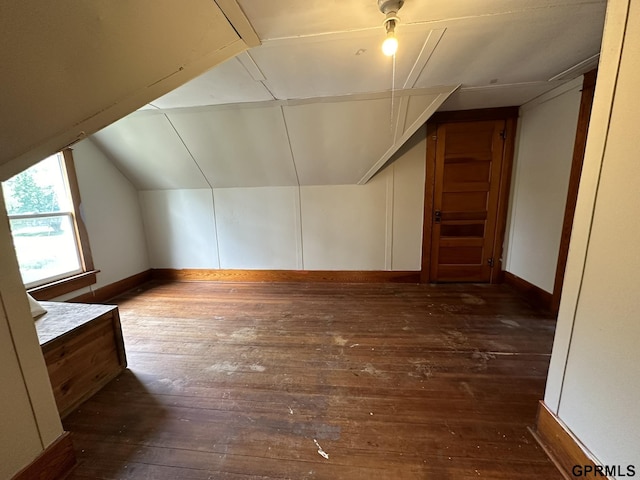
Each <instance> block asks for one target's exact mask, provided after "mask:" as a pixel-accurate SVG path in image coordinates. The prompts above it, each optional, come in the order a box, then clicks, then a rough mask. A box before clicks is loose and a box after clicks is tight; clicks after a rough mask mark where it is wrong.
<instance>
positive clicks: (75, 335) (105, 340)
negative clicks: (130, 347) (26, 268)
mask: <svg viewBox="0 0 640 480" xmlns="http://www.w3.org/2000/svg"><path fill="white" fill-rule="evenodd" d="M41 303H42V305H43V306H44V308H45V309H46V310H47V313H46V314H45V315H44V316H42V317H40V318H38V319H37V320H36V330H37V332H38V338H39V340H40V346H41V347H42V353H43V355H44V360H45V363H46V365H47V370H48V371H49V379H50V380H51V387H52V388H53V395H54V397H55V399H56V404H57V405H58V411H59V412H60V417H61V418H64V417H65V416H67V415H68V414H69V413H71V412H72V411H73V410H74V409H75V408H76V407H78V406H79V405H80V404H81V403H82V402H84V401H85V400H87V399H88V398H89V397H91V396H92V395H93V394H94V393H96V392H97V391H98V390H100V389H101V388H102V387H104V386H105V385H106V384H107V383H109V382H110V381H111V380H113V379H114V378H115V377H117V376H118V375H119V374H120V372H122V371H123V370H124V369H125V368H126V366H127V359H126V356H125V351H124V342H123V339H122V329H121V327H120V315H119V313H118V307H117V306H114V305H94V304H81V303H61V302H41Z"/></svg>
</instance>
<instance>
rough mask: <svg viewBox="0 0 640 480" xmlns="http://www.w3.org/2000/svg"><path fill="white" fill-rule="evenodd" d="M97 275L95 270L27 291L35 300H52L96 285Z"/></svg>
mask: <svg viewBox="0 0 640 480" xmlns="http://www.w3.org/2000/svg"><path fill="white" fill-rule="evenodd" d="M97 273H98V272H97V271H95V270H93V271H91V272H84V273H79V274H78V275H73V276H71V277H67V278H63V279H62V280H57V281H55V282H51V283H47V284H46V285H41V286H39V287H35V288H30V289H29V290H27V291H28V292H29V293H30V294H31V296H32V297H33V298H35V299H36V300H51V299H52V298H56V297H59V296H60V295H64V294H66V293H69V292H73V291H74V290H80V289H81V288H85V287H89V286H91V285H94V284H95V283H96V274H97Z"/></svg>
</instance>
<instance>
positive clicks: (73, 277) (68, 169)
mask: <svg viewBox="0 0 640 480" xmlns="http://www.w3.org/2000/svg"><path fill="white" fill-rule="evenodd" d="M59 153H61V154H62V155H61V159H60V160H61V161H60V164H61V167H62V175H63V177H64V179H65V182H66V184H67V187H68V189H69V194H70V197H71V207H72V208H71V210H72V211H71V212H69V213H66V212H65V213H63V214H61V216H62V215H68V216H69V217H70V218H71V221H72V224H73V227H74V233H75V239H76V245H77V248H78V257H79V261H80V268H81V272H80V273H72V274H69V275H67V276H64V277H62V278H57V279H55V280H51V281H48V282H46V283H43V284H42V285H38V286H35V287H32V288H29V289H27V292H29V294H30V295H31V296H33V297H34V298H35V299H36V300H51V299H53V298H56V297H59V296H61V295H65V294H67V293H71V292H74V291H76V290H79V289H81V288H85V287H88V286H90V285H94V284H95V283H96V282H97V277H96V274H97V273H98V270H96V269H95V267H94V263H93V256H92V254H91V247H90V245H89V234H88V233H87V228H86V225H85V224H84V221H83V219H82V209H81V206H82V201H81V198H80V187H79V186H78V176H77V174H76V169H75V164H74V161H73V153H72V150H71V148H65V149H63V150H62V151H61V152H59Z"/></svg>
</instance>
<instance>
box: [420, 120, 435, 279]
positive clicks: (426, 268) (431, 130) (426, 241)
mask: <svg viewBox="0 0 640 480" xmlns="http://www.w3.org/2000/svg"><path fill="white" fill-rule="evenodd" d="M426 128H427V154H426V155H427V157H426V162H427V165H426V170H425V171H426V174H425V180H424V182H425V185H424V218H423V224H422V229H423V230H422V264H421V270H420V282H421V283H428V282H429V280H430V278H431V238H432V236H433V195H434V193H435V192H434V189H435V182H434V180H435V176H436V147H437V144H438V142H437V140H438V125H437V124H435V123H427V127H426Z"/></svg>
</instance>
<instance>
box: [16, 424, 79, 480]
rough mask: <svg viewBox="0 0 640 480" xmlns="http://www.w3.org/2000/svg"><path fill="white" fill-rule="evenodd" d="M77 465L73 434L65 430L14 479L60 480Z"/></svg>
mask: <svg viewBox="0 0 640 480" xmlns="http://www.w3.org/2000/svg"><path fill="white" fill-rule="evenodd" d="M75 465H76V454H75V452H74V450H73V443H72V442H71V435H70V434H69V432H64V433H63V434H62V435H60V436H59V437H58V438H57V439H56V441H55V442H53V443H52V444H51V445H49V446H48V447H47V448H46V449H45V450H44V451H43V452H42V453H41V454H40V455H38V456H37V457H36V458H35V460H33V462H31V463H30V464H29V465H27V466H26V467H24V468H23V469H22V470H20V471H19V472H18V473H16V474H15V475H14V476H13V479H12V480H33V479H34V478H37V479H38V480H58V479H60V478H64V477H65V476H67V475H68V474H69V472H70V471H71V470H72V469H73V467H75Z"/></svg>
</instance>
